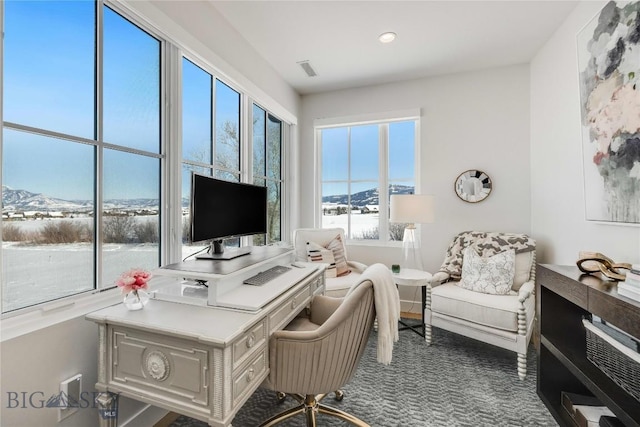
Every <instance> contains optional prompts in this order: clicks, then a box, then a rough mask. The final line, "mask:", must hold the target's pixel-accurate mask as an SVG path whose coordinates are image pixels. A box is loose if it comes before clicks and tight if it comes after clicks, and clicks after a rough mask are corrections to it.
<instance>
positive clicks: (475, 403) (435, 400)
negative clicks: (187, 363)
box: [171, 328, 558, 427]
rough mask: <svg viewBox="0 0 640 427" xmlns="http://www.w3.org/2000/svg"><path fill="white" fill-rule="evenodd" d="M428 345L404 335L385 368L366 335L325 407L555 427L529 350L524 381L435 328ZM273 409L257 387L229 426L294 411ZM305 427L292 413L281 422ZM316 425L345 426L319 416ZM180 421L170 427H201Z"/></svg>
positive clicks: (405, 419)
mask: <svg viewBox="0 0 640 427" xmlns="http://www.w3.org/2000/svg"><path fill="white" fill-rule="evenodd" d="M433 332H434V334H433V337H434V343H433V344H432V345H431V346H427V345H426V344H425V343H424V340H423V339H422V338H421V337H419V336H418V335H416V334H415V333H413V332H411V331H402V332H401V333H400V341H398V343H396V346H395V347H394V352H393V361H392V363H391V365H389V366H384V365H381V364H379V363H377V362H376V351H375V349H376V340H377V338H376V334H375V332H374V333H373V334H372V336H371V339H370V340H369V344H368V346H367V349H366V351H365V353H364V355H363V357H362V360H361V361H360V365H359V368H358V371H357V373H356V375H355V377H354V378H353V379H352V380H351V382H350V383H349V384H348V385H347V386H346V387H345V388H344V392H345V397H344V400H343V401H342V402H336V401H334V400H333V399H332V397H331V396H330V397H327V398H326V399H325V400H324V403H326V404H329V405H332V406H335V407H336V408H339V409H342V410H344V411H347V412H350V413H352V414H354V415H355V416H357V417H359V418H361V419H362V420H364V421H365V422H367V423H369V424H370V425H371V426H375V427H399V426H402V427H418V426H425V427H427V426H443V427H444V426H446V427H454V426H460V427H467V426H468V427H478V426H492V427H499V426H504V427H515V426H557V425H558V424H557V423H556V422H555V421H554V419H553V417H552V416H551V415H550V414H549V412H548V411H547V409H546V407H545V406H544V405H543V404H542V402H541V401H540V399H539V398H538V396H537V395H536V354H535V350H534V347H533V345H531V346H530V347H529V353H528V362H527V365H528V367H527V369H528V373H527V378H526V380H525V381H520V380H519V379H518V374H517V371H516V354H515V353H513V352H510V351H507V350H503V349H500V348H497V347H494V346H490V345H488V344H484V343H481V342H478V341H475V340H472V339H469V338H465V337H462V336H460V335H456V334H453V333H450V332H447V331H443V330H440V329H435V328H434V331H433ZM292 405H293V401H292V400H291V399H290V398H289V399H287V401H286V402H285V403H284V404H282V405H278V404H277V403H276V400H275V396H274V393H273V392H271V391H268V390H263V389H258V390H257V391H256V392H255V393H254V394H253V396H251V398H250V399H249V400H248V401H247V403H246V404H245V405H244V406H243V407H242V409H241V410H240V412H238V415H237V416H236V418H235V419H234V421H233V426H234V427H255V426H257V425H258V424H260V422H261V421H263V420H265V419H267V418H268V417H270V416H271V415H273V414H275V413H277V412H280V411H282V410H283V409H285V408H287V407H289V406H292ZM279 425H280V426H282V427H299V426H303V425H304V417H303V416H297V417H294V418H292V419H289V420H287V421H286V422H284V423H281V424H279ZM318 425H319V426H327V427H329V426H331V427H334V426H347V425H349V424H348V423H346V422H343V421H340V420H337V419H334V418H333V417H327V416H326V415H322V414H321V415H319V417H318ZM204 426H206V423H203V422H201V421H196V420H193V419H190V418H187V417H184V416H181V417H179V418H178V419H177V420H176V421H174V422H173V423H172V424H171V427H204Z"/></svg>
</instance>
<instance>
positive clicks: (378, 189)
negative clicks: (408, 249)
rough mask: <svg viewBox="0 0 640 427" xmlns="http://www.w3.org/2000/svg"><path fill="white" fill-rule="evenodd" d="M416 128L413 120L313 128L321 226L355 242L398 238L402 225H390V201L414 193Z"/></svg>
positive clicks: (384, 240)
mask: <svg viewBox="0 0 640 427" xmlns="http://www.w3.org/2000/svg"><path fill="white" fill-rule="evenodd" d="M416 128H417V118H410V119H402V120H394V121H380V122H376V123H366V124H358V123H356V124H353V125H348V126H339V125H317V126H316V135H317V141H318V143H319V153H320V165H319V167H318V182H319V185H320V194H321V200H320V201H319V206H320V212H319V218H320V220H319V222H320V226H321V227H322V228H331V227H341V228H343V229H344V230H345V232H346V234H347V238H350V239H354V240H369V241H381V242H386V241H394V240H402V234H403V231H404V227H405V224H392V223H389V197H390V195H391V194H412V193H414V192H415V183H416V180H417V178H416V170H415V163H416V158H418V156H417V154H416V153H417V148H418V144H417V132H416Z"/></svg>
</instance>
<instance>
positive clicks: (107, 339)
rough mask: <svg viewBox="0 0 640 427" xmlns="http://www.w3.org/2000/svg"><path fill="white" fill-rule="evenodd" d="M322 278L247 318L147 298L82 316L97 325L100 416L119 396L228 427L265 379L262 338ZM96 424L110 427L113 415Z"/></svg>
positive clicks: (318, 287) (315, 276) (320, 285)
mask: <svg viewBox="0 0 640 427" xmlns="http://www.w3.org/2000/svg"><path fill="white" fill-rule="evenodd" d="M323 272H324V268H323V267H322V266H319V267H317V269H316V270H315V271H314V272H313V273H312V274H311V275H310V276H308V277H306V278H305V279H303V280H302V281H301V282H299V283H297V284H295V285H294V286H292V287H291V288H289V289H287V290H286V291H284V292H282V293H281V294H280V295H279V296H277V297H276V298H275V299H274V300H272V301H271V302H270V303H269V304H268V305H266V306H265V307H264V308H263V309H261V310H260V311H258V312H254V313H252V312H243V311H238V310H230V309H225V308H218V307H208V306H198V305H191V304H182V303H177V302H167V301H160V300H154V299H152V300H150V301H149V303H148V304H147V305H146V307H145V308H144V309H143V310H139V311H128V310H127V309H126V308H125V307H124V306H123V305H122V304H118V305H114V306H112V307H107V308H105V309H102V310H99V311H96V312H94V313H90V314H89V315H87V319H89V320H91V321H93V322H96V323H98V326H99V340H100V341H99V360H98V383H97V384H96V389H97V390H98V391H100V392H103V393H102V394H101V395H100V396H99V397H98V399H97V400H98V404H99V405H100V413H101V414H103V413H107V414H113V408H115V407H117V406H115V405H117V396H118V395H122V396H126V397H129V398H132V399H135V400H139V401H142V402H146V403H149V404H152V405H154V406H158V407H162V408H165V409H167V410H170V411H174V412H177V413H180V414H184V415H187V416H189V417H192V418H196V419H199V420H202V421H205V422H207V423H208V424H209V425H211V426H216V427H222V426H224V427H226V426H230V425H231V421H232V420H233V418H234V417H235V415H236V413H237V411H238V410H239V409H240V407H242V405H243V404H244V403H245V402H246V400H247V399H248V398H249V396H251V394H252V393H253V392H254V391H255V390H256V389H257V388H258V386H259V385H260V384H261V383H262V381H263V380H264V379H265V378H266V377H267V375H268V374H269V346H268V340H269V336H270V334H271V333H272V332H273V331H276V330H279V329H282V328H283V327H284V326H286V325H287V324H288V323H289V322H290V320H291V319H293V318H294V317H295V316H296V315H297V314H298V313H299V312H300V311H301V310H302V309H303V308H304V307H305V306H306V305H307V304H308V303H309V301H310V300H311V297H312V296H313V295H316V294H319V293H323V292H324V285H325V284H324V274H323ZM274 280H278V279H274ZM105 392H109V393H114V394H115V395H110V394H109V393H105ZM100 425H101V426H102V427H108V426H111V427H115V426H116V425H117V416H116V417H107V418H103V417H100Z"/></svg>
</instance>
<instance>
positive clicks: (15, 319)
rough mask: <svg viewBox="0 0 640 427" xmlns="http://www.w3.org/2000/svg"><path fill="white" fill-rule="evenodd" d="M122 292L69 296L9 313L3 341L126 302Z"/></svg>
mask: <svg viewBox="0 0 640 427" xmlns="http://www.w3.org/2000/svg"><path fill="white" fill-rule="evenodd" d="M121 298H122V294H121V293H120V289H110V290H108V291H104V292H100V293H94V294H90V295H79V296H76V297H69V298H66V299H63V300H60V301H53V302H50V303H46V304H42V305H41V306H40V307H36V308H33V309H30V310H28V311H23V312H17V313H15V314H14V313H8V314H6V315H4V316H3V317H2V326H1V329H0V331H1V333H0V342H5V341H8V340H11V339H13V338H18V337H20V336H22V335H26V334H29V333H31V332H35V331H38V330H40V329H44V328H47V327H49V326H53V325H56V324H59V323H62V322H65V321H67V320H71V319H75V318H78V317H82V316H84V315H86V314H88V313H91V312H92V311H96V310H99V309H101V308H104V307H108V306H110V305H114V304H117V303H118V302H121V301H122V299H121Z"/></svg>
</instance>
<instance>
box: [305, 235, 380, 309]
mask: <svg viewBox="0 0 640 427" xmlns="http://www.w3.org/2000/svg"><path fill="white" fill-rule="evenodd" d="M336 236H339V240H340V241H341V242H342V245H343V246H342V251H343V255H344V258H345V260H346V263H347V266H348V268H349V270H351V272H350V273H349V274H346V275H342V276H337V277H326V280H325V295H327V296H332V297H342V296H345V295H346V294H347V291H348V290H349V288H351V286H352V285H354V284H356V283H358V282H359V281H360V275H361V274H362V272H363V271H364V270H365V269H366V268H367V266H366V265H365V264H363V263H361V262H356V261H352V260H349V258H348V256H347V248H346V240H345V236H344V230H343V229H342V228H299V229H297V230H295V231H294V232H293V245H294V249H295V257H296V261H304V262H307V261H308V249H307V248H308V243H309V242H313V243H315V244H317V245H319V246H321V247H323V248H326V247H327V246H328V245H329V244H330V243H331V242H332V241H334V239H336Z"/></svg>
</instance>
